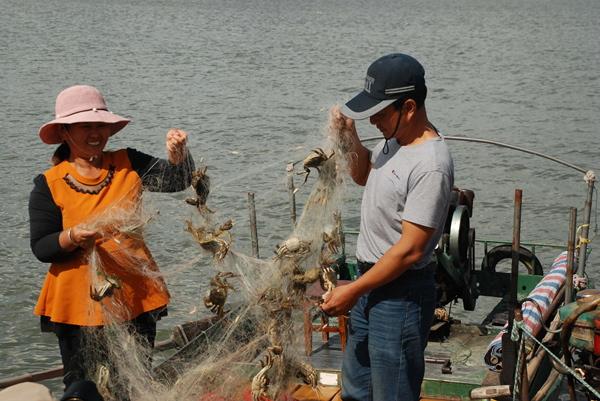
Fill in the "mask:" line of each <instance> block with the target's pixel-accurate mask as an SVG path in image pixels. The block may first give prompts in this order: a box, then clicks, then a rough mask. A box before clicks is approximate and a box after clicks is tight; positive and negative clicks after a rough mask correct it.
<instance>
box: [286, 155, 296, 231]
mask: <svg viewBox="0 0 600 401" xmlns="http://www.w3.org/2000/svg"><path fill="white" fill-rule="evenodd" d="M286 171H287V188H288V194H289V195H290V218H291V219H292V229H294V228H296V193H295V192H296V188H295V187H294V163H288V165H287V167H286Z"/></svg>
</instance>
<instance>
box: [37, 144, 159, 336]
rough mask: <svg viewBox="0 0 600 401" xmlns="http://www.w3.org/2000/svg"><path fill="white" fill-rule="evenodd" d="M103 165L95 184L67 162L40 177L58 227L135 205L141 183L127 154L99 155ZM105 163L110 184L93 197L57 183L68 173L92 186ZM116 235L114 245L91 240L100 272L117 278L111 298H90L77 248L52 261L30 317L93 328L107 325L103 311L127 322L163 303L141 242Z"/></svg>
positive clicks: (83, 255) (88, 278) (155, 272)
mask: <svg viewBox="0 0 600 401" xmlns="http://www.w3.org/2000/svg"><path fill="white" fill-rule="evenodd" d="M103 163H104V165H103V170H104V172H103V174H101V175H100V177H98V179H97V180H90V179H89V178H88V179H84V178H83V177H81V176H80V175H79V174H77V172H76V171H75V169H74V168H73V167H72V166H71V164H70V163H69V162H67V161H64V162H62V163H60V164H58V165H57V166H54V167H52V168H50V169H49V170H48V171H46V172H45V173H44V175H45V177H46V181H47V182H48V187H49V188H50V193H51V194H52V198H53V199H54V202H55V203H56V204H57V205H58V207H59V208H60V209H61V211H62V218H63V227H64V228H68V227H73V226H75V225H77V224H82V223H84V224H85V221H86V220H87V221H89V219H90V216H97V215H98V214H99V213H102V212H103V211H106V210H110V209H111V208H115V207H119V206H118V205H120V204H121V205H123V204H125V205H129V207H131V205H134V206H133V207H135V205H138V204H139V202H140V195H141V192H142V182H141V179H140V177H139V176H138V174H137V173H136V172H135V171H134V170H133V169H132V167H131V163H130V161H129V158H128V157H127V151H126V150H124V149H123V150H119V151H116V152H105V153H104V157H103ZM110 164H112V165H114V166H115V167H116V171H115V175H114V177H113V180H112V182H111V183H110V185H108V186H107V187H105V188H103V189H102V190H101V191H100V193H98V194H97V195H91V194H83V193H80V192H77V191H75V190H73V189H72V188H71V187H69V186H68V185H67V183H66V182H65V181H64V180H63V179H62V178H63V177H64V176H65V174H67V173H69V174H71V175H72V176H73V177H76V178H77V179H78V180H81V182H85V183H86V184H89V185H94V184H95V183H97V182H100V181H102V180H103V179H104V177H105V176H106V174H108V166H109V165H110ZM96 181H97V182H96ZM121 237H123V236H120V237H119V243H117V242H116V241H114V240H113V239H109V240H106V239H99V240H98V241H97V242H96V249H97V252H98V255H99V256H100V258H101V261H102V265H103V267H104V269H105V271H106V273H108V274H110V275H114V276H117V277H118V278H119V279H120V280H121V288H120V289H116V290H115V292H114V295H113V296H111V297H106V298H104V299H103V300H102V301H101V302H97V301H94V300H92V299H91V297H90V282H91V274H92V272H91V270H92V269H91V268H90V266H89V265H88V264H87V254H86V253H84V251H82V250H80V251H76V252H73V257H72V258H71V259H69V260H67V261H64V262H60V263H52V265H51V266H50V270H49V272H48V274H47V275H46V279H45V280H44V284H43V286H42V289H41V292H40V295H39V298H38V302H37V305H36V306H35V309H34V313H35V314H36V315H40V316H48V317H49V318H50V320H51V321H52V322H56V323H68V324H74V325H78V326H99V325H104V324H105V323H107V321H106V317H105V313H104V311H103V308H108V310H112V311H113V312H116V311H120V312H119V316H118V317H117V318H118V320H131V319H133V318H135V317H137V316H139V315H140V314H142V313H144V312H148V311H151V310H154V309H157V308H160V307H162V306H165V305H166V304H167V303H168V302H169V292H168V291H167V288H166V285H165V283H164V281H163V279H162V277H161V275H160V273H159V271H158V267H157V266H156V263H155V262H154V259H153V258H152V255H151V254H150V250H149V249H148V248H147V247H146V245H145V244H144V241H143V239H135V238H131V237H123V238H121ZM123 250H126V251H127V252H123ZM131 256H133V257H131Z"/></svg>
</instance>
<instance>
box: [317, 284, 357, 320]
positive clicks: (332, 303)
mask: <svg viewBox="0 0 600 401" xmlns="http://www.w3.org/2000/svg"><path fill="white" fill-rule="evenodd" d="M359 296H360V294H357V293H356V292H355V291H354V288H353V285H352V283H350V284H348V285H343V286H340V287H335V288H334V289H333V290H331V291H329V292H327V293H325V295H323V303H322V304H321V309H322V310H323V312H325V313H326V314H327V315H330V316H339V315H344V314H346V313H348V311H349V310H350V309H352V307H353V306H354V304H355V303H356V301H357V300H358V297H359Z"/></svg>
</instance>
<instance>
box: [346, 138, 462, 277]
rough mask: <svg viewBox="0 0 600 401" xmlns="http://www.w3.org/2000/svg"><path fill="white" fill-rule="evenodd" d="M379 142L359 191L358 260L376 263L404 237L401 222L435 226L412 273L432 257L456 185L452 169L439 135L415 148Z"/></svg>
mask: <svg viewBox="0 0 600 401" xmlns="http://www.w3.org/2000/svg"><path fill="white" fill-rule="evenodd" d="M384 143H385V141H381V142H380V143H378V144H377V145H376V146H375V148H374V149H373V152H372V155H371V172H370V173H369V178H368V179H367V184H366V186H365V190H364V193H363V198H362V204H361V213H360V214H361V216H360V233H359V235H358V240H357V246H356V258H357V259H358V260H360V261H363V262H370V263H375V262H377V260H379V258H381V257H382V256H383V254H384V253H385V252H386V251H387V250H388V249H389V248H390V247H391V246H392V245H394V244H395V243H396V242H398V241H399V240H400V237H401V236H402V220H406V221H410V222H411V223H415V224H419V225H422V226H426V227H431V228H435V229H436V232H435V234H434V235H433V236H432V237H431V239H430V241H429V243H428V244H427V247H426V249H425V253H424V257H423V259H421V260H420V261H419V262H418V263H416V264H415V265H413V266H412V267H411V269H415V270H416V269H421V268H423V267H425V266H426V265H427V264H428V263H429V262H430V261H431V258H432V256H433V250H434V248H435V246H436V245H437V243H438V241H439V239H440V236H441V235H442V231H443V229H444V223H445V221H446V215H447V213H448V204H449V200H450V192H451V190H452V186H453V185H454V165H453V161H452V156H451V155H450V151H449V150H448V147H447V145H446V142H445V141H444V140H443V139H442V138H441V137H440V138H436V139H431V140H428V141H426V142H424V143H421V144H418V145H410V146H400V145H399V144H398V142H397V141H396V140H395V139H391V140H390V141H388V146H389V152H388V154H387V155H386V154H383V152H382V150H383V146H384Z"/></svg>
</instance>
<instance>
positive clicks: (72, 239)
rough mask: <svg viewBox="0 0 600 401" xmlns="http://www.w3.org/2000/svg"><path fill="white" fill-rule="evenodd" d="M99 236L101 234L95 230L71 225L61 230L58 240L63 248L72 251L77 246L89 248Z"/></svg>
mask: <svg viewBox="0 0 600 401" xmlns="http://www.w3.org/2000/svg"><path fill="white" fill-rule="evenodd" d="M100 237H101V235H100V233H99V232H97V231H93V230H86V229H85V228H81V227H79V226H73V227H70V228H67V229H66V230H64V231H63V232H61V233H60V236H59V239H58V240H59V242H60V246H61V247H62V248H63V249H67V250H71V251H72V250H75V249H77V248H83V249H89V248H91V247H92V246H94V243H95V242H96V239H98V238H100Z"/></svg>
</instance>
